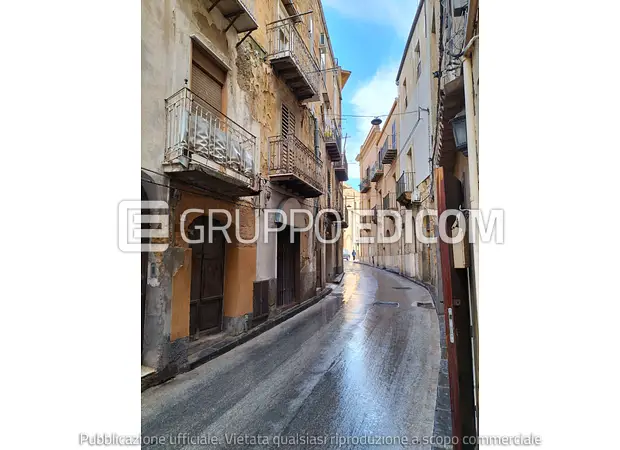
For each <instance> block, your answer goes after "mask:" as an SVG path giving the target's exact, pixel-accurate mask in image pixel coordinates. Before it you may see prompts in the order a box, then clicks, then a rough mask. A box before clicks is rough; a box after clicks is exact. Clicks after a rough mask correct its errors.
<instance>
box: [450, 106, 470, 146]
mask: <svg viewBox="0 0 620 450" xmlns="http://www.w3.org/2000/svg"><path fill="white" fill-rule="evenodd" d="M450 124H451V125H452V134H453V135H454V144H455V145H456V148H457V150H461V151H462V152H463V154H464V155H465V156H467V120H466V117H465V110H463V111H461V112H460V113H458V114H457V115H456V116H454V118H453V119H452V120H451V121H450Z"/></svg>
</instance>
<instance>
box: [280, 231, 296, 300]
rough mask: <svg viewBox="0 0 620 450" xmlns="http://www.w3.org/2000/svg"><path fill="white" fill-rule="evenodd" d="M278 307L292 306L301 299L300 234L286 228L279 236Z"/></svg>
mask: <svg viewBox="0 0 620 450" xmlns="http://www.w3.org/2000/svg"><path fill="white" fill-rule="evenodd" d="M277 236H278V237H277V239H278V243H277V247H278V248H277V260H276V263H277V288H278V296H277V306H288V305H292V304H294V303H295V302H296V300H297V299H298V298H299V295H298V287H299V240H300V238H299V233H293V234H292V239H291V231H290V227H289V226H286V227H284V229H283V230H281V231H278V235H277Z"/></svg>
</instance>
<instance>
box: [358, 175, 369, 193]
mask: <svg viewBox="0 0 620 450" xmlns="http://www.w3.org/2000/svg"><path fill="white" fill-rule="evenodd" d="M369 190H370V180H369V179H368V177H366V178H363V179H362V182H361V183H360V192H361V193H362V194H365V193H366V192H368V191H369Z"/></svg>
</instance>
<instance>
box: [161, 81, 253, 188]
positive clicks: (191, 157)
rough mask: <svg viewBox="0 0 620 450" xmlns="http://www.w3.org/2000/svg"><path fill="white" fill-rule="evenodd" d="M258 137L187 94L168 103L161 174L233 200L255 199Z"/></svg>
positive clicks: (176, 95) (182, 92) (201, 100)
mask: <svg viewBox="0 0 620 450" xmlns="http://www.w3.org/2000/svg"><path fill="white" fill-rule="evenodd" d="M255 151H256V137H255V136H254V135H252V134H251V133H250V132H249V131H247V130H246V129H244V128H243V127H242V126H241V125H239V124H237V123H235V122H234V121H233V120H232V119H230V118H229V117H226V116H225V115H224V114H222V113H221V112H220V111H218V110H216V109H215V108H213V107H212V106H210V105H209V104H208V103H207V102H206V101H205V100H203V99H202V98H200V97H198V96H197V95H196V94H194V93H193V92H192V91H190V90H189V89H187V88H183V89H181V90H180V91H178V92H177V93H176V94H174V95H173V96H172V97H170V98H168V99H167V100H166V148H165V150H164V162H163V169H164V172H167V173H168V174H170V176H171V177H173V178H175V179H177V180H179V181H183V182H186V183H188V184H191V185H193V186H195V187H197V188H204V189H209V190H214V191H217V192H220V193H222V194H224V195H228V196H231V197H244V196H249V195H257V194H258V179H257V177H256V172H255V166H254V153H255Z"/></svg>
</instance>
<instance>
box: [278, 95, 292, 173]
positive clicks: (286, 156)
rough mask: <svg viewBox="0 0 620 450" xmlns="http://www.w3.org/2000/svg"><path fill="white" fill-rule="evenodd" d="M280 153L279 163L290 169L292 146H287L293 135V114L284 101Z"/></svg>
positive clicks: (290, 143) (290, 142)
mask: <svg viewBox="0 0 620 450" xmlns="http://www.w3.org/2000/svg"><path fill="white" fill-rule="evenodd" d="M281 131H282V153H281V156H280V158H281V159H280V163H281V167H282V168H287V169H290V168H291V167H290V164H291V163H292V159H291V158H292V157H293V155H292V152H293V151H294V149H293V148H289V147H290V145H292V140H291V139H292V137H293V136H295V114H293V113H292V112H291V111H290V110H289V109H288V108H287V107H286V105H285V104H284V103H282V122H281Z"/></svg>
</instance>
